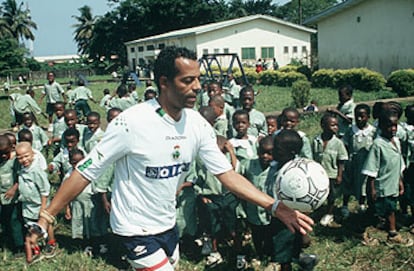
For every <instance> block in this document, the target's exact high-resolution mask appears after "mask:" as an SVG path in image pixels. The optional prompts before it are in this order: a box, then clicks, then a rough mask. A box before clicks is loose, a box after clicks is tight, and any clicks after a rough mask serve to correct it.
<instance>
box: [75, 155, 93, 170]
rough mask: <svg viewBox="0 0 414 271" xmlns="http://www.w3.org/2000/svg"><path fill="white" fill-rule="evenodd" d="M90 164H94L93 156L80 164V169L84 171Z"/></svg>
mask: <svg viewBox="0 0 414 271" xmlns="http://www.w3.org/2000/svg"><path fill="white" fill-rule="evenodd" d="M90 165H92V158H89V159H88V160H86V161H85V162H83V163H82V165H79V166H78V170H79V171H84V170H85V169H87V168H88V167H89V166H90Z"/></svg>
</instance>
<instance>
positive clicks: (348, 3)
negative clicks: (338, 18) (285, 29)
mask: <svg viewBox="0 0 414 271" xmlns="http://www.w3.org/2000/svg"><path fill="white" fill-rule="evenodd" d="M362 1H365V0H347V1H344V2H342V3H339V4H337V5H335V6H333V7H331V8H328V9H325V10H324V11H322V12H321V13H318V14H316V15H315V16H313V17H310V18H309V19H306V20H305V21H304V22H303V23H304V24H307V25H309V24H315V23H317V22H319V21H321V20H323V19H325V18H328V17H330V16H332V15H334V14H337V13H339V12H341V11H342V10H345V9H348V8H351V7H353V6H355V5H357V4H359V3H361V2H362Z"/></svg>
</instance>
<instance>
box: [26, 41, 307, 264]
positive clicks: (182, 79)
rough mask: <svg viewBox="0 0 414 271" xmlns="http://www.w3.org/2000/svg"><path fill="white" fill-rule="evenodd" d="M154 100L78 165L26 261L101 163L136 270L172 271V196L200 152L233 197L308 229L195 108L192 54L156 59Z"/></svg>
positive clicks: (180, 51)
mask: <svg viewBox="0 0 414 271" xmlns="http://www.w3.org/2000/svg"><path fill="white" fill-rule="evenodd" d="M154 75H155V82H156V83H157V86H158V89H159V97H158V99H152V100H149V101H147V102H144V103H141V104H138V105H135V106H133V107H131V108H129V109H127V110H126V111H124V112H123V113H121V114H120V115H119V116H118V117H117V118H116V119H115V120H114V121H113V122H111V123H110V124H109V126H108V128H107V131H106V133H105V135H104V137H103V138H102V140H101V142H100V143H98V145H96V147H95V148H94V149H93V150H92V152H91V153H90V154H89V155H88V156H87V157H85V159H84V160H83V161H81V162H80V163H79V164H78V167H77V170H75V171H74V172H73V174H72V175H71V177H69V179H67V180H66V182H65V183H64V184H63V185H62V186H61V188H60V189H59V191H58V192H57V194H56V195H55V197H54V199H53V201H52V202H51V203H50V205H49V206H48V207H47V208H46V209H45V210H44V211H42V212H41V214H40V219H39V222H38V225H39V226H40V227H37V228H36V229H34V230H32V231H31V232H32V234H31V235H29V236H28V237H27V239H26V252H27V253H28V254H27V258H26V259H27V261H28V262H30V261H31V247H32V246H34V245H36V243H37V238H38V236H39V235H40V233H39V232H42V229H47V227H48V226H49V224H51V223H53V222H54V221H55V217H54V216H55V215H56V214H57V213H58V212H59V211H60V210H61V209H62V208H63V207H64V206H66V204H68V203H69V202H70V201H71V200H72V199H73V198H74V197H75V196H76V195H77V194H79V193H80V191H82V190H83V188H84V187H85V186H86V185H87V184H88V183H89V182H90V180H96V179H98V178H97V177H98V176H99V175H101V174H102V173H103V172H104V171H105V169H106V168H108V167H109V165H111V164H112V163H115V164H116V166H115V168H116V170H115V181H114V187H113V192H112V205H111V206H112V210H111V227H112V230H113V232H114V233H115V234H116V235H118V236H120V237H121V240H122V242H123V244H124V246H125V247H126V248H127V250H128V253H127V257H128V260H129V263H130V264H131V266H132V267H133V268H134V270H173V269H174V266H175V264H176V263H177V262H178V256H179V255H178V233H177V230H176V226H175V223H176V222H175V193H176V190H177V187H178V186H179V185H180V184H181V182H182V181H183V178H184V177H185V176H186V173H187V172H188V170H189V168H190V163H191V162H192V161H193V160H194V158H195V156H196V155H199V156H200V157H201V159H202V160H203V162H204V163H205V165H206V166H207V168H208V169H209V170H210V171H211V172H212V173H214V174H215V175H216V176H217V178H218V179H219V180H220V181H221V182H222V183H223V185H224V186H225V187H226V188H227V189H228V190H230V191H232V192H233V193H235V194H236V195H237V196H239V197H241V198H243V199H246V200H248V201H250V202H252V203H254V204H258V205H260V206H262V207H264V208H266V209H268V210H269V211H271V212H272V214H273V215H274V216H276V217H277V218H279V219H280V220H281V221H283V222H284V223H285V224H286V225H287V226H288V227H289V229H290V230H291V231H300V232H301V233H302V234H306V232H308V231H311V230H312V227H311V225H312V224H313V221H312V220H311V219H310V218H309V217H307V216H306V215H304V214H302V213H300V212H297V211H293V210H291V209H289V208H288V207H286V206H285V205H284V204H283V203H280V202H279V201H277V200H276V201H275V199H273V198H271V197H270V196H268V195H266V194H264V193H262V192H260V191H259V190H257V189H256V188H255V187H254V186H253V185H252V184H251V183H250V182H248V181H247V180H246V179H244V178H243V177H242V176H241V175H238V174H237V173H235V172H234V171H233V170H232V167H231V165H230V164H229V162H228V161H227V159H226V158H225V156H224V155H223V154H222V153H221V152H220V150H219V149H218V147H217V144H216V137H215V134H214V131H213V129H212V127H211V126H210V125H209V124H208V123H207V122H206V121H205V120H204V119H203V118H202V117H201V115H199V113H198V112H196V111H194V110H193V109H191V108H193V106H194V104H195V102H196V93H197V91H199V89H200V87H201V86H200V81H199V77H200V69H199V64H198V62H197V59H196V55H195V53H194V52H191V51H189V50H188V49H186V48H177V47H166V48H165V49H164V50H162V51H161V53H160V54H159V56H158V58H157V60H156V62H155V70H154Z"/></svg>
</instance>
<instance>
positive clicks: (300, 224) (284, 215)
mask: <svg viewBox="0 0 414 271" xmlns="http://www.w3.org/2000/svg"><path fill="white" fill-rule="evenodd" d="M274 215H275V216H276V217H277V218H278V219H279V220H280V221H282V222H283V223H284V224H285V225H286V226H287V228H288V229H289V230H290V231H291V232H293V233H294V232H297V231H298V232H300V233H301V234H303V235H305V234H307V233H308V232H311V231H312V226H313V224H314V222H313V220H312V218H310V217H309V216H307V215H305V214H303V213H301V212H299V211H295V210H292V209H290V208H289V207H287V206H286V205H285V204H284V203H283V202H280V203H279V206H278V207H277V209H276V213H275V214H274Z"/></svg>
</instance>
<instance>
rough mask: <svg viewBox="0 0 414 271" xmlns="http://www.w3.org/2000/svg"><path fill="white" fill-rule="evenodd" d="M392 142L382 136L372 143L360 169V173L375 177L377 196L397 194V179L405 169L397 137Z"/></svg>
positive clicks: (398, 179)
mask: <svg viewBox="0 0 414 271" xmlns="http://www.w3.org/2000/svg"><path fill="white" fill-rule="evenodd" d="M393 139H394V142H395V144H394V143H392V142H391V140H388V139H386V138H384V137H382V136H379V137H377V138H376V139H375V140H374V143H373V144H372V147H371V149H370V151H369V153H368V156H367V159H366V161H365V164H364V166H363V169H362V174H365V175H367V176H369V177H372V178H375V182H374V184H375V190H376V192H377V195H378V196H379V197H388V196H398V193H399V181H400V178H401V176H402V172H403V170H404V169H405V165H404V161H403V157H402V155H401V148H400V144H399V140H398V138H396V137H394V138H393Z"/></svg>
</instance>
